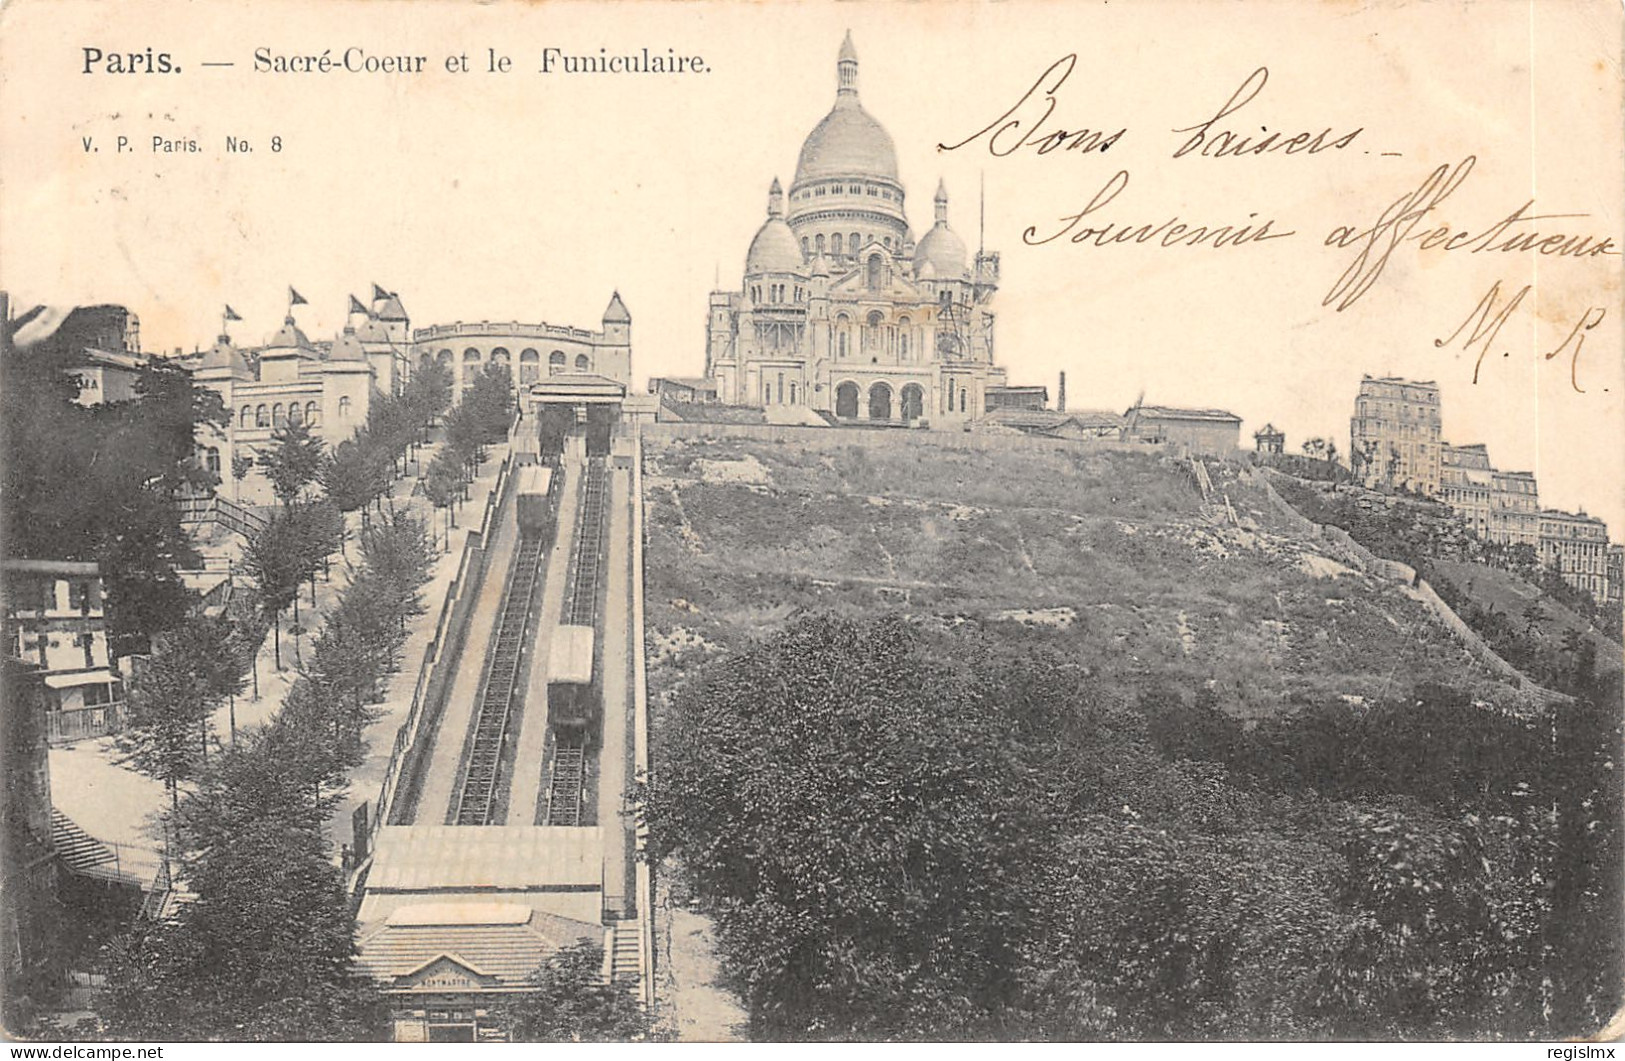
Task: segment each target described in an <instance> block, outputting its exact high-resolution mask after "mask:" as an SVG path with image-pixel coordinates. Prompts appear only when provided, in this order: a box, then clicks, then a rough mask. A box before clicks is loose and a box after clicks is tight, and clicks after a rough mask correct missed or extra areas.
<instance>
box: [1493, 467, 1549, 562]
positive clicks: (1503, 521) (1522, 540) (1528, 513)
mask: <svg viewBox="0 0 1625 1061" xmlns="http://www.w3.org/2000/svg"><path fill="white" fill-rule="evenodd" d="M1489 523H1490V529H1489V534H1488V535H1487V538H1488V540H1490V541H1492V542H1495V543H1497V544H1499V545H1509V546H1510V545H1527V546H1529V547H1530V548H1532V549H1535V550H1536V551H1537V552H1538V551H1539V549H1540V485H1539V484H1538V483H1536V482H1535V476H1534V474H1533V473H1531V472H1503V471H1492V472H1491V474H1490V513H1489Z"/></svg>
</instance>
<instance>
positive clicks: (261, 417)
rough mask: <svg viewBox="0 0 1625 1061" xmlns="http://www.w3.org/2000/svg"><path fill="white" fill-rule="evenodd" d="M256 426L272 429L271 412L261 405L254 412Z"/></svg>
mask: <svg viewBox="0 0 1625 1061" xmlns="http://www.w3.org/2000/svg"><path fill="white" fill-rule="evenodd" d="M254 426H255V427H270V426H271V411H270V410H269V409H267V408H266V407H265V406H263V405H261V406H260V407H259V408H257V409H255V410H254Z"/></svg>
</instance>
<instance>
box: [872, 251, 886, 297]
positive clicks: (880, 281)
mask: <svg viewBox="0 0 1625 1061" xmlns="http://www.w3.org/2000/svg"><path fill="white" fill-rule="evenodd" d="M885 272H886V269H885V264H884V263H883V262H882V261H881V260H880V255H878V254H871V255H870V256H869V277H868V283H869V290H871V291H878V290H880V288H881V286H882V285H884V284H885V282H886V280H885Z"/></svg>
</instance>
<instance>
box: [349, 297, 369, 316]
mask: <svg viewBox="0 0 1625 1061" xmlns="http://www.w3.org/2000/svg"><path fill="white" fill-rule="evenodd" d="M350 312H351V313H365V312H367V307H366V306H363V305H362V304H361V300H360V299H359V298H356V297H355V296H354V295H351V296H350Z"/></svg>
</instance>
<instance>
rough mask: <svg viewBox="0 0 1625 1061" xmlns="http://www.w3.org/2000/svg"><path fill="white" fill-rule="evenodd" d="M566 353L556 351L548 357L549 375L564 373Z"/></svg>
mask: <svg viewBox="0 0 1625 1061" xmlns="http://www.w3.org/2000/svg"><path fill="white" fill-rule="evenodd" d="M564 363H565V358H564V351H563V350H555V351H553V352H552V353H551V354H548V355H547V371H548V372H549V374H551V373H556V372H563V371H564Z"/></svg>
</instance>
